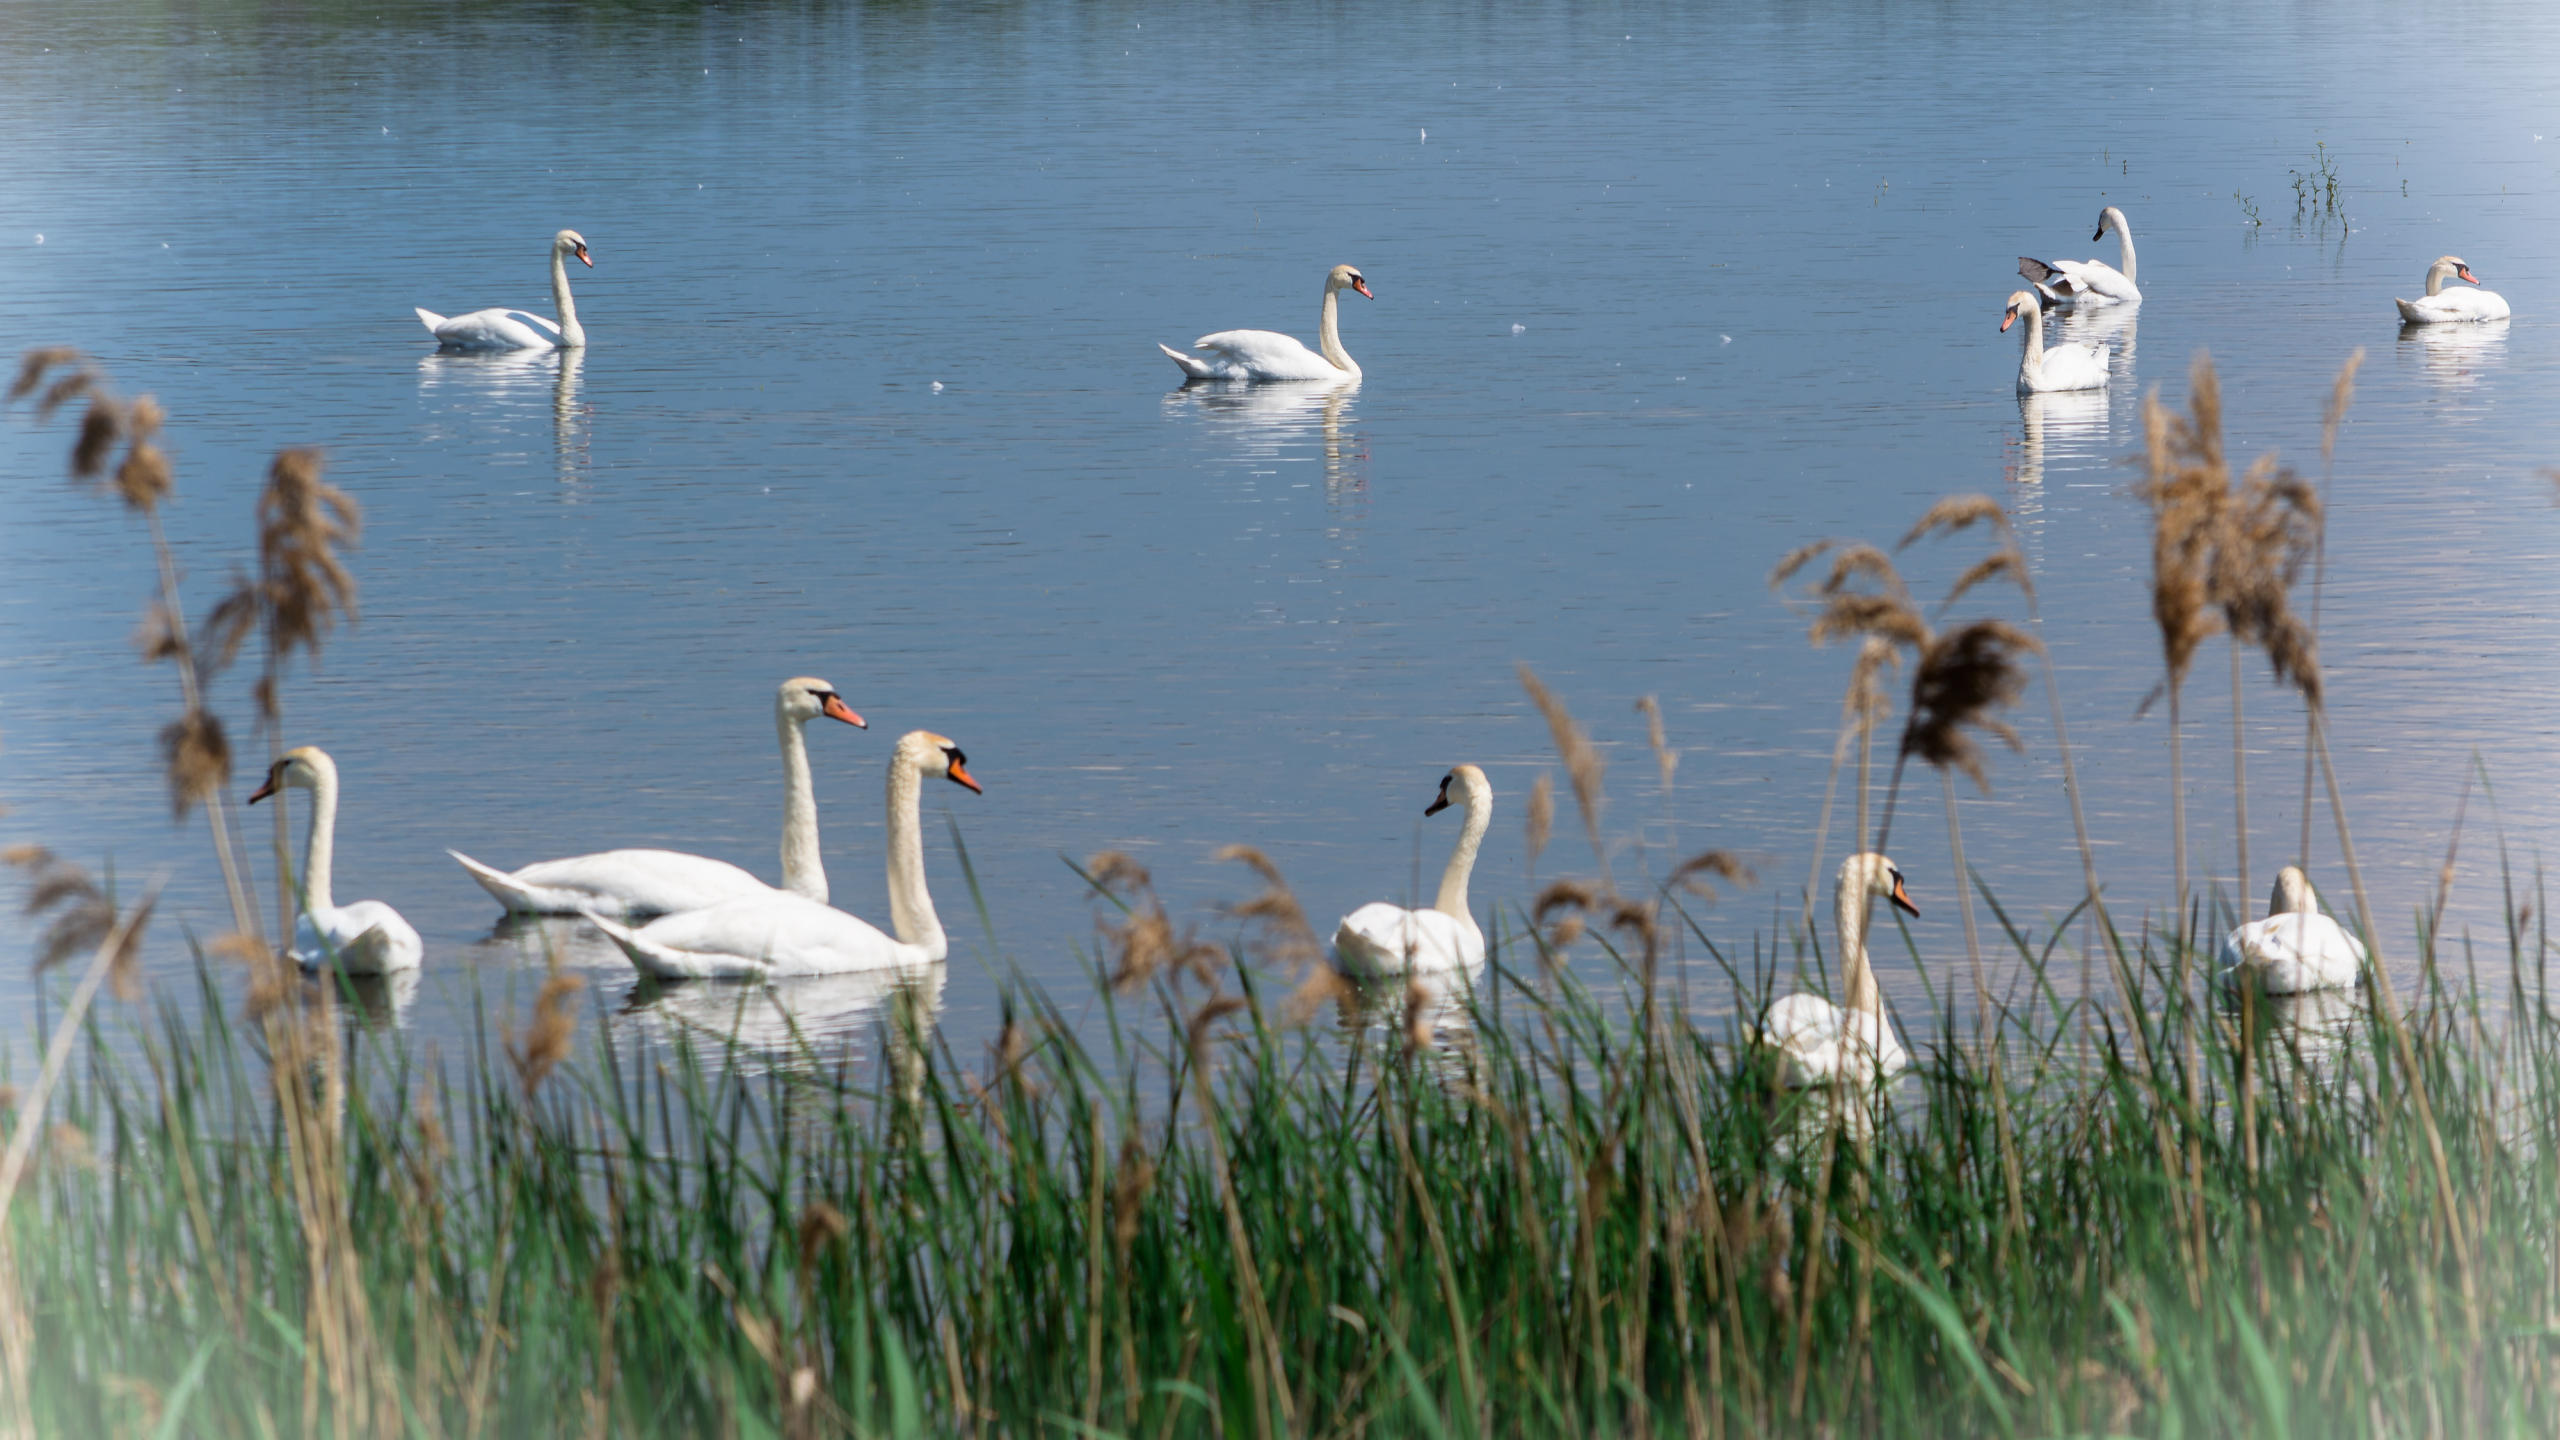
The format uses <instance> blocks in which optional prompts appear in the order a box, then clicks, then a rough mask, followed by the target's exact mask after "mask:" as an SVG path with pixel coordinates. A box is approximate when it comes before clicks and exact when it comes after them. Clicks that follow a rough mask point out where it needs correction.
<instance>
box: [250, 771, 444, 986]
mask: <svg viewBox="0 0 2560 1440" xmlns="http://www.w3.org/2000/svg"><path fill="white" fill-rule="evenodd" d="M289 789H290V790H308V791H310V792H311V831H310V836H309V838H308V839H306V840H305V841H304V842H303V847H302V917H301V918H300V919H298V920H296V921H294V923H293V948H292V949H291V950H290V951H288V952H286V953H288V954H290V955H291V956H292V957H293V958H294V959H295V960H297V961H299V962H301V963H302V964H304V965H308V966H311V967H312V968H314V969H320V968H324V967H326V966H328V965H329V964H331V963H332V962H335V963H336V965H337V966H338V968H340V969H342V970H344V971H346V972H347V973H348V974H350V975H388V974H390V973H392V972H393V971H395V970H407V969H410V968H412V967H413V966H415V965H416V964H417V963H418V961H419V960H420V959H422V958H424V956H425V954H426V947H425V946H424V945H422V944H420V943H419V940H418V932H417V930H416V929H414V928H413V927H411V925H410V924H409V922H408V921H406V920H403V919H401V918H400V912H399V911H397V910H394V909H392V908H391V907H390V906H388V905H385V904H383V903H382V902H381V901H379V900H359V901H357V902H356V903H354V904H353V905H344V906H342V905H339V904H338V903H337V902H336V901H335V900H334V899H332V898H331V896H330V891H329V878H330V877H329V860H330V857H331V855H332V854H333V853H334V852H335V851H336V849H337V842H338V766H337V762H336V761H333V760H331V759H330V758H329V752H327V751H325V750H323V749H321V748H320V747H319V746H317V745H304V746H300V747H298V748H296V749H292V750H287V751H286V752H284V754H283V755H281V756H279V757H278V758H277V760H276V763H275V764H274V765H272V766H269V767H268V769H267V783H266V784H264V785H261V786H259V787H258V790H257V793H256V794H254V795H251V796H250V797H249V803H250V804H252V805H255V804H257V803H258V802H259V801H261V800H264V799H267V798H269V797H270V796H275V795H280V794H282V793H284V792H285V791H286V790H289Z"/></svg>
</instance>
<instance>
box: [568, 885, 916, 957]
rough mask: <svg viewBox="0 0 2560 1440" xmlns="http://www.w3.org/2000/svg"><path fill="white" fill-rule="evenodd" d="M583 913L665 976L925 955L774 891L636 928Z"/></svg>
mask: <svg viewBox="0 0 2560 1440" xmlns="http://www.w3.org/2000/svg"><path fill="white" fill-rule="evenodd" d="M586 915H587V919H588V920H590V921H592V922H594V923H595V925H596V928H598V929H600V930H602V931H604V933H605V934H606V936H608V937H609V938H611V939H612V940H613V942H614V943H615V944H616V945H618V946H620V947H621V948H622V953H623V954H625V955H628V956H629V957H631V963H632V964H634V965H636V966H638V967H639V968H640V969H642V970H645V971H647V972H648V973H650V974H652V975H657V976H661V977H663V978H669V979H675V978H703V977H710V976H724V975H725V976H756V977H761V978H774V977H779V976H785V975H838V974H845V973H848V972H851V971H856V970H881V969H887V968H889V967H892V966H897V965H910V964H919V963H922V962H923V961H924V960H925V959H926V958H927V957H926V956H925V954H924V953H923V950H922V948H921V947H918V946H913V945H902V944H900V943H898V942H897V941H896V940H893V939H891V938H890V937H889V936H887V935H884V934H882V933H881V932H880V930H879V929H878V928H877V927H876V926H873V925H871V924H869V923H868V922H866V921H864V920H861V919H859V918H857V917H855V916H852V915H848V914H846V913H845V912H843V911H842V910H838V909H836V908H835V907H834V906H832V905H821V904H819V903H818V902H817V901H815V900H809V899H804V898H802V897H800V896H798V895H791V894H786V893H785V892H783V891H779V890H776V891H773V892H772V893H770V894H767V895H751V896H748V897H746V898H745V899H741V900H730V901H726V902H724V903H722V904H718V905H714V906H711V907H709V908H708V909H703V910H687V911H684V912H681V913H679V914H674V915H667V916H663V917H661V918H659V919H657V920H653V921H651V922H649V923H648V924H647V925H644V926H641V927H640V928H639V929H637V930H631V929H626V928H625V927H623V926H621V925H617V924H614V923H612V922H610V921H606V920H602V919H600V918H599V917H598V916H597V915H596V914H595V912H593V911H589V912H586Z"/></svg>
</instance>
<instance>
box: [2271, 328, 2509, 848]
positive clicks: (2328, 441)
mask: <svg viewBox="0 0 2560 1440" xmlns="http://www.w3.org/2000/svg"><path fill="white" fill-rule="evenodd" d="M2363 367H2364V350H2363V348H2362V347H2358V348H2357V350H2356V352H2355V353H2354V354H2352V355H2349V356H2348V357H2347V363H2345V364H2344V365H2341V366H2339V367H2338V378H2337V379H2336V380H2334V381H2331V382H2330V385H2329V403H2328V405H2327V406H2326V407H2324V408H2323V409H2322V410H2321V412H2320V492H2321V496H2322V499H2323V501H2324V504H2325V501H2326V498H2327V495H2328V491H2329V485H2330V482H2331V481H2332V480H2334V479H2335V478H2336V475H2337V471H2336V467H2335V463H2334V462H2335V459H2336V456H2337V450H2338V427H2339V426H2340V425H2342V424H2344V423H2345V421H2346V418H2347V411H2348V410H2349V409H2350V408H2351V407H2353V406H2354V404H2355V402H2356V372H2357V371H2358V370H2360V369H2362V368H2363ZM2544 473H2545V474H2549V475H2553V476H2555V477H2560V471H2545V472H2544ZM2324 513H2325V511H2324ZM2328 555H2329V527H2328V526H2327V525H2326V524H2325V523H2324V524H2322V525H2321V526H2320V527H2319V529H2318V531H2317V533H2315V534H2314V535H2313V536H2312V541H2311V633H2312V636H2313V637H2314V638H2315V639H2316V638H2317V637H2318V636H2319V634H2320V594H2321V581H2322V579H2323V578H2324V576H2325V574H2326V572H2327V570H2328ZM2312 723H2313V722H2312V720H2311V717H2310V716H2308V715H2305V716H2304V717H2303V721H2302V838H2301V844H2300V845H2299V847H2298V848H2297V849H2296V850H2295V852H2294V861H2293V863H2295V864H2296V865H2302V866H2306V867H2307V866H2309V865H2310V863H2311V783H2312V766H2313V761H2312V756H2311V726H2312Z"/></svg>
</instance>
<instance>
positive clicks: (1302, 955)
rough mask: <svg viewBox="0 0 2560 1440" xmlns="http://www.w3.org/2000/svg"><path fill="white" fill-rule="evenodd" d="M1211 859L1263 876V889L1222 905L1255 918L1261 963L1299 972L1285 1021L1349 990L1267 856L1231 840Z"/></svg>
mask: <svg viewBox="0 0 2560 1440" xmlns="http://www.w3.org/2000/svg"><path fill="white" fill-rule="evenodd" d="M1210 858H1212V859H1214V860H1219V861H1228V860H1233V861H1235V862H1237V863H1239V864H1242V865H1244V866H1246V867H1247V868H1249V869H1251V870H1252V871H1253V872H1254V873H1255V874H1256V875H1259V876H1261V877H1262V893H1261V894H1259V895H1256V896H1254V897H1253V898H1252V899H1250V900H1247V901H1245V902H1244V903H1242V904H1240V905H1230V906H1227V907H1225V909H1226V913H1227V914H1228V915H1230V916H1232V917H1234V918H1236V919H1238V920H1248V921H1252V922H1254V923H1255V926H1256V929H1255V934H1254V939H1253V946H1252V948H1253V953H1254V954H1255V955H1257V956H1258V957H1260V958H1261V960H1262V961H1263V963H1264V964H1266V965H1270V966H1272V967H1274V968H1276V969H1279V970H1280V971H1281V972H1283V973H1284V974H1288V973H1293V974H1295V976H1296V977H1297V987H1296V988H1295V989H1293V990H1292V991H1290V993H1289V998H1288V1000H1287V1001H1286V1002H1285V1003H1284V1004H1283V1005H1282V1006H1281V1014H1282V1016H1283V1018H1284V1021H1285V1023H1287V1024H1291V1025H1299V1024H1303V1023H1305V1021H1306V1019H1307V1017H1308V1016H1310V1015H1313V1014H1314V1013H1315V1012H1316V1011H1317V1010H1318V1009H1321V1008H1322V1007H1323V1006H1324V1005H1325V1004H1326V1003H1327V1002H1328V1001H1334V1000H1339V999H1341V998H1343V997H1344V996H1346V995H1348V994H1350V993H1351V989H1350V982H1349V981H1346V980H1344V979H1343V978H1342V974H1341V972H1340V971H1337V970H1335V969H1334V968H1333V966H1332V965H1331V964H1330V963H1328V962H1327V960H1326V958H1325V947H1324V941H1323V940H1321V939H1320V938H1318V937H1317V935H1316V931H1315V927H1314V926H1313V925H1311V924H1309V923H1307V912H1306V907H1304V906H1302V905H1300V904H1299V903H1298V895H1297V892H1296V891H1294V890H1292V889H1290V888H1289V882H1288V880H1287V879H1286V878H1285V877H1284V876H1282V875H1281V873H1280V867H1279V866H1278V865H1275V864H1273V863H1272V861H1271V857H1270V856H1268V855H1265V854H1263V853H1262V852H1261V851H1260V850H1257V849H1255V848H1254V847H1252V846H1250V845H1229V846H1226V847H1225V848H1223V849H1221V850H1219V851H1218V852H1217V854H1215V855H1214V856H1212V857H1210Z"/></svg>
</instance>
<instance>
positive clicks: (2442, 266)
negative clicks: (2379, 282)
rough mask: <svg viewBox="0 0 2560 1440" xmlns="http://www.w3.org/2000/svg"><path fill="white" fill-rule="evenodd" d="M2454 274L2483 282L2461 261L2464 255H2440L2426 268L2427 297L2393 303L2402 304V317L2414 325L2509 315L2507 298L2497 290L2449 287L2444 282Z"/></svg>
mask: <svg viewBox="0 0 2560 1440" xmlns="http://www.w3.org/2000/svg"><path fill="white" fill-rule="evenodd" d="M2452 276H2460V277H2461V278H2462V279H2465V280H2468V281H2470V282H2471V283H2472V284H2474V285H2477V284H2479V283H2480V277H2479V276H2477V275H2474V274H2472V273H2471V267H2470V266H2468V265H2465V264H2464V263H2462V257H2461V256H2459V255H2444V256H2439V257H2438V258H2437V260H2436V263H2434V264H2433V265H2430V266H2428V267H2427V293H2426V295H2425V297H2424V298H2422V299H2417V300H2398V299H2395V300H2393V301H2392V302H2391V303H2392V304H2394V305H2397V306H2399V307H2400V318H2401V319H2403V320H2405V321H2407V322H2409V323H2410V324H2412V325H2442V324H2446V323H2449V322H2453V321H2461V320H2504V319H2506V318H2507V315H2508V310H2507V297H2505V296H2504V295H2501V294H2499V293H2498V292H2497V291H2495V290H2447V289H2445V288H2444V282H2445V281H2446V279H2447V278H2449V277H2452Z"/></svg>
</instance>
